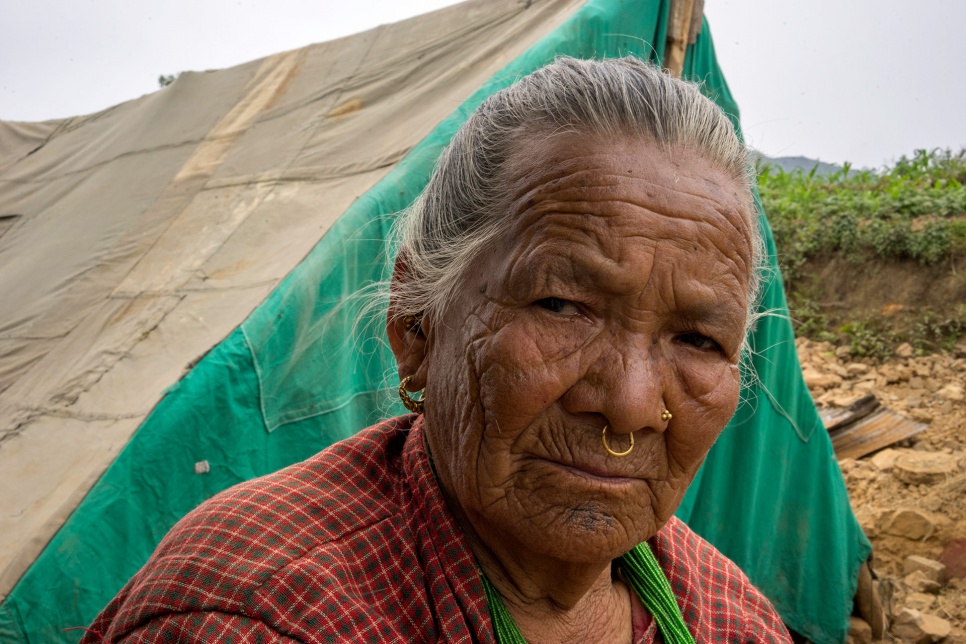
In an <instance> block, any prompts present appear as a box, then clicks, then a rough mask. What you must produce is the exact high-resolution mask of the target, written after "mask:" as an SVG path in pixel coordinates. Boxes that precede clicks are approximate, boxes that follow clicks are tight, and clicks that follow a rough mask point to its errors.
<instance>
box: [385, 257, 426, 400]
mask: <svg viewBox="0 0 966 644" xmlns="http://www.w3.org/2000/svg"><path fill="white" fill-rule="evenodd" d="M409 277H410V276H409V272H408V269H407V266H406V260H405V255H404V253H403V252H400V253H399V254H398V255H397V256H396V263H395V266H394V267H393V271H392V282H391V283H390V285H389V311H388V312H387V314H386V335H387V336H388V337H389V347H390V348H391V349H392V353H393V355H394V356H396V364H397V365H398V373H399V379H400V380H402V379H403V378H405V377H406V376H413V379H412V380H411V381H410V382H409V386H408V387H407V389H410V390H411V391H419V390H420V389H423V388H424V387H425V386H426V373H425V369H423V368H422V367H423V366H424V365H425V362H426V351H427V337H426V333H427V331H428V329H429V320H428V319H426V317H424V316H417V317H414V316H411V315H404V314H403V313H402V311H401V309H400V307H399V301H398V300H397V296H396V293H398V292H399V290H400V286H401V285H402V284H405V283H406V280H408V279H409Z"/></svg>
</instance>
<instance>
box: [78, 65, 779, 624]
mask: <svg viewBox="0 0 966 644" xmlns="http://www.w3.org/2000/svg"><path fill="white" fill-rule="evenodd" d="M400 230H401V244H400V251H399V255H398V257H397V259H396V265H395V272H394V275H393V277H392V283H391V285H390V288H389V291H390V299H389V311H388V318H387V320H388V322H387V326H386V328H387V333H388V336H389V343H390V345H391V347H392V351H393V353H394V354H395V356H396V359H397V362H398V365H399V376H400V379H401V385H400V387H399V393H400V395H401V396H402V398H403V401H404V403H405V404H406V406H407V407H408V408H409V409H410V410H411V411H412V412H413V414H411V415H407V416H403V417H400V418H395V419H392V420H388V421H386V422H384V423H381V424H379V425H377V426H375V427H371V428H369V429H367V430H364V431H362V432H360V433H359V434H358V435H357V436H355V437H353V438H351V439H349V440H346V441H343V442H341V443H339V444H336V445H334V446H333V447H331V448H329V449H327V450H325V451H323V452H321V453H320V454H318V455H317V456H316V457H314V458H312V459H310V460H308V461H306V462H304V463H300V464H298V465H295V466H292V467H290V468H288V469H286V470H283V471H281V472H278V473H276V474H274V475H271V476H268V477H265V478H263V479H259V480H255V481H251V482H249V483H246V484H243V485H239V486H237V487H235V488H233V489H231V490H229V491H227V492H225V493H223V494H221V495H220V496H218V497H216V498H214V499H212V500H211V501H210V502H208V503H206V504H204V505H203V506H201V507H200V508H198V509H197V510H195V511H194V512H193V513H192V514H191V515H189V516H188V517H187V518H185V519H184V520H183V521H181V523H179V524H178V525H177V526H176V527H175V528H174V529H173V530H172V531H171V533H169V534H168V536H167V537H166V538H165V539H164V541H163V542H162V543H161V545H160V546H159V548H158V550H157V551H156V552H155V554H154V556H153V557H152V559H151V560H150V561H149V562H148V564H147V565H146V566H145V567H144V568H143V569H142V570H141V571H140V572H139V573H138V574H137V576H136V577H135V578H134V579H133V580H132V581H131V582H130V583H129V584H128V585H127V586H126V587H125V588H124V589H123V590H122V591H121V593H120V594H119V595H118V597H117V598H116V599H115V600H114V601H113V602H112V603H111V604H110V605H109V606H108V607H107V609H106V610H105V611H104V613H102V615H101V616H100V617H99V618H98V619H97V620H96V622H95V623H94V624H93V625H92V627H91V629H90V631H89V633H88V635H87V638H86V640H85V641H89V642H94V641H102V640H103V641H112V642H113V641H132V642H172V641H178V642H182V641H191V642H212V641H231V642H255V641H258V642H289V641H292V642H333V641H343V640H345V641H354V642H381V641H479V642H493V641H498V642H504V643H505V642H520V641H527V642H588V641H600V642H652V641H664V642H688V641H693V640H697V641H706V642H784V641H788V635H787V632H786V631H785V629H784V627H783V626H782V624H781V621H780V620H779V618H778V616H777V615H776V614H775V612H774V610H773V609H772V607H771V605H770V604H769V603H768V601H767V600H766V599H765V598H764V597H763V596H762V595H761V594H760V593H759V592H758V591H757V590H756V589H755V588H754V587H753V586H752V585H751V583H750V582H749V581H748V579H747V578H746V577H745V576H744V575H743V574H742V573H741V571H739V570H738V569H737V567H736V566H735V565H734V564H732V563H731V562H729V561H728V560H727V559H725V558H724V557H723V556H722V555H721V554H720V553H718V552H717V551H716V550H715V549H714V548H713V547H712V546H711V545H709V544H708V543H706V542H705V541H703V540H702V539H701V538H700V537H698V536H697V535H695V534H694V533H692V532H691V531H690V530H689V529H688V528H687V527H686V526H685V525H683V524H682V523H680V522H679V521H677V520H676V519H675V518H674V517H673V513H674V511H675V509H676V508H677V507H678V504H679V503H680V502H681V498H682V496H683V495H684V493H685V490H686V489H687V487H688V485H689V483H690V482H691V480H692V478H693V477H694V475H695V472H696V471H697V469H698V468H699V467H700V465H701V463H702V461H703V460H704V458H705V455H706V454H707V453H708V450H709V449H710V448H711V446H712V444H714V442H715V439H716V438H717V437H718V435H719V434H720V432H721V431H722V429H723V428H724V427H725V424H726V423H727V422H728V420H729V419H730V418H731V416H732V414H733V413H734V411H735V408H736V406H737V404H738V398H739V390H740V387H741V378H740V374H739V359H740V356H741V353H742V349H743V346H744V340H745V336H746V333H747V329H748V326H749V324H750V320H751V319H752V313H751V312H752V311H753V310H754V304H755V297H756V292H757V288H758V282H759V279H758V270H757V266H758V261H759V255H760V247H761V240H760V237H759V232H758V227H757V223H756V217H755V211H754V207H753V205H752V199H751V193H750V189H749V177H748V163H747V160H746V157H745V151H744V148H743V147H742V145H741V144H740V142H739V141H738V139H737V138H736V136H735V132H734V129H733V128H732V126H731V124H730V122H729V121H728V119H727V118H726V117H725V115H724V114H723V113H722V112H721V111H720V110H719V109H718V108H717V107H715V106H714V105H713V104H712V103H711V102H710V101H709V100H707V99H706V98H704V97H703V96H702V95H701V94H700V92H699V91H698V89H697V88H696V87H695V86H693V85H689V84H687V83H684V82H681V81H677V80H675V79H673V78H671V77H669V76H667V75H666V74H664V73H662V72H661V71H660V70H658V69H656V68H653V67H651V66H649V65H647V64H645V63H643V62H641V61H638V60H635V59H623V60H609V61H578V60H573V59H562V60H559V61H557V62H556V63H554V64H552V65H549V66H547V67H545V68H543V69H540V70H538V71H537V72H535V73H533V74H531V75H530V76H527V77H526V78H524V79H522V80H521V81H519V82H518V83H516V84H515V85H513V86H511V87H509V88H508V89H506V90H504V91H502V92H500V93H498V94H496V95H494V96H492V97H491V98H489V99H488V100H487V101H486V102H484V103H483V104H482V105H481V106H480V108H479V109H478V110H477V111H476V113H475V114H474V115H473V116H472V117H471V118H470V119H469V120H468V121H467V122H466V124H465V125H464V126H463V127H462V129H461V130H460V131H459V133H458V134H457V135H456V137H455V139H454V140H453V142H452V144H451V146H450V148H449V149H448V150H447V151H446V152H445V153H444V155H443V156H442V158H441V159H440V161H439V164H438V166H437V168H436V171H435V173H434V174H433V177H432V178H431V180H430V182H429V185H428V186H427V188H426V190H425V192H424V193H423V195H422V196H421V197H420V199H419V200H418V201H417V203H416V204H415V205H414V206H413V208H412V209H411V211H410V212H408V213H407V214H406V215H405V217H404V219H403V220H402V222H401V228H400ZM420 390H423V396H422V398H420V397H419V395H418V394H416V393H415V392H418V391H420ZM692 638H693V639H692Z"/></svg>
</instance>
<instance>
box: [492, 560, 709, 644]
mask: <svg viewBox="0 0 966 644" xmlns="http://www.w3.org/2000/svg"><path fill="white" fill-rule="evenodd" d="M617 561H618V565H619V566H620V569H621V572H623V573H624V577H625V578H626V579H627V582H628V583H629V584H630V585H631V588H633V589H634V594H636V595H637V597H638V598H639V599H640V600H641V603H642V604H644V607H645V608H647V610H648V611H650V613H651V615H653V616H654V620H655V621H656V622H657V627H658V629H659V630H660V631H661V634H662V635H663V636H664V641H665V642H667V644H694V638H693V637H691V633H689V632H688V627H687V626H686V625H685V624H684V617H682V615H681V609H680V607H678V602H677V600H676V599H675V598H674V592H673V591H672V590H671V584H669V583H668V581H667V578H666V577H665V576H664V572H663V571H662V570H661V566H660V564H658V563H657V559H656V558H655V557H654V553H653V552H651V549H650V548H649V547H648V545H647V544H646V543H641V544H638V545H636V546H634V549H633V550H631V551H630V552H628V553H627V554H625V555H623V556H621V557H620V558H619V559H618V560H617ZM480 581H482V582H483V592H484V594H485V595H486V603H487V605H488V606H489V607H490V616H491V617H492V619H493V627H494V629H495V630H496V641H497V642H499V644H527V640H526V639H524V637H523V633H521V632H520V629H519V628H517V625H516V622H514V621H513V618H512V617H511V616H510V612H509V611H508V610H507V609H506V606H505V605H504V604H503V600H502V599H500V594H499V593H498V592H496V588H494V587H493V584H491V583H490V580H489V579H487V578H486V575H484V574H483V571H480Z"/></svg>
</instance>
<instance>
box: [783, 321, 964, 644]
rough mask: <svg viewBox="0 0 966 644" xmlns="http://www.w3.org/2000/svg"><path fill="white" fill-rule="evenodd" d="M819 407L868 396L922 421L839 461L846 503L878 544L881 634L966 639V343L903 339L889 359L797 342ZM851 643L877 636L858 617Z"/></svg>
mask: <svg viewBox="0 0 966 644" xmlns="http://www.w3.org/2000/svg"><path fill="white" fill-rule="evenodd" d="M796 346H797V348H798V355H799V359H800V360H801V363H802V374H803V376H804V378H805V382H806V384H807V385H808V387H809V390H810V391H811V393H812V396H813V398H814V399H815V401H816V403H817V404H818V405H819V407H820V408H828V407H834V408H846V407H849V406H850V405H853V403H855V402H856V401H859V400H860V399H862V398H864V397H866V396H868V395H869V394H873V395H875V396H876V398H878V400H879V401H880V402H881V403H882V404H883V405H884V406H885V407H887V408H888V409H890V410H892V411H894V412H896V413H898V414H901V415H903V416H905V417H907V418H910V419H912V420H915V421H918V422H921V423H927V424H928V428H927V429H926V430H925V431H923V432H922V433H919V434H916V435H915V436H912V437H911V438H907V439H905V440H903V441H901V442H900V443H897V444H894V445H891V446H888V447H886V448H885V449H881V450H879V451H877V452H874V453H871V454H868V455H865V456H862V457H861V458H857V459H851V458H845V459H840V460H839V465H840V466H841V468H842V473H843V475H844V478H845V483H846V486H847V487H848V490H849V496H850V499H851V502H852V507H853V509H854V510H855V514H856V517H857V518H858V520H859V523H860V524H861V525H862V528H863V530H864V531H865V533H866V534H867V535H868V536H869V539H870V540H871V541H872V545H873V548H874V559H873V562H872V567H873V570H874V571H875V574H876V575H877V576H878V581H877V582H876V584H877V587H878V591H879V596H880V598H881V600H882V603H883V605H884V609H885V612H886V615H887V617H888V622H889V627H888V629H887V632H886V633H885V635H884V637H883V640H882V641H891V642H915V643H921V644H926V643H928V642H944V643H947V644H966V344H961V345H958V346H957V347H956V348H955V349H954V350H953V351H951V352H948V353H943V354H936V355H924V356H918V355H915V352H914V350H913V348H912V347H911V346H909V345H903V346H900V347H899V349H898V350H897V352H896V356H895V357H894V358H892V359H891V360H889V361H887V362H885V363H877V362H876V361H874V360H871V359H855V358H853V357H852V356H851V351H850V348H849V347H847V346H845V347H835V346H833V345H831V344H828V343H820V342H810V341H808V340H806V339H799V340H798V341H797V342H796ZM849 641H850V642H855V643H859V642H873V641H876V640H874V639H873V633H872V629H871V628H870V627H869V624H867V623H866V622H865V621H864V620H862V619H859V618H858V617H854V618H853V619H852V626H851V629H850V637H849Z"/></svg>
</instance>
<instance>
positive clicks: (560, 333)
mask: <svg viewBox="0 0 966 644" xmlns="http://www.w3.org/2000/svg"><path fill="white" fill-rule="evenodd" d="M511 168H512V169H513V171H512V172H511V176H510V178H509V179H510V180H509V182H508V188H509V190H510V194H511V196H512V199H513V202H512V206H511V209H512V211H513V212H512V215H513V220H514V221H515V224H514V225H513V227H512V229H511V230H510V231H509V233H508V234H507V235H506V236H505V237H504V238H503V239H502V240H501V242H500V243H499V244H497V245H496V247H495V248H494V249H493V250H492V252H490V253H488V254H486V255H485V256H484V257H482V259H481V261H480V262H479V263H478V265H477V266H475V267H474V270H472V271H471V274H469V275H467V276H466V279H465V282H464V283H463V285H462V288H461V289H460V291H459V293H458V295H457V297H456V299H455V301H454V303H453V305H452V306H451V307H450V308H449V309H448V310H447V313H446V316H445V317H444V318H443V319H438V320H432V321H431V322H430V324H431V327H430V329H431V330H430V331H429V332H428V336H427V341H426V345H425V353H424V354H422V355H423V357H422V361H421V363H420V374H419V375H420V379H421V380H423V381H424V382H425V388H426V399H427V401H428V402H427V405H426V426H427V437H428V440H429V443H430V448H431V451H432V454H433V457H434V459H435V464H436V468H437V472H438V475H439V477H440V481H441V484H442V486H443V489H444V492H445V493H446V495H447V497H448V499H449V502H450V504H451V505H453V506H454V509H455V510H456V512H457V515H458V516H460V518H461V520H463V521H464V522H467V521H468V522H469V524H470V525H471V526H472V530H473V531H474V532H475V533H476V534H477V535H478V537H479V538H481V539H482V540H483V541H484V542H487V543H489V542H492V541H493V540H499V541H501V542H503V543H506V544H510V545H512V547H513V548H514V549H515V551H518V552H521V553H523V554H525V553H527V552H532V553H540V554H541V555H545V556H553V557H559V558H560V559H562V560H566V561H573V562H593V561H598V560H610V559H612V558H614V557H616V556H618V555H620V554H621V553H623V552H625V551H627V550H628V549H630V548H631V547H633V546H634V545H635V544H637V543H639V542H641V541H643V540H645V539H647V538H648V537H650V536H651V535H653V534H654V533H655V532H657V531H658V530H659V529H660V528H661V526H662V525H663V524H664V523H665V522H666V521H667V520H668V518H669V517H670V516H671V515H672V513H673V512H674V510H675V509H676V508H677V507H678V505H679V503H680V501H681V498H682V496H683V495H684V492H685V490H686V489H687V487H688V485H689V484H690V482H691V480H692V478H693V477H694V474H695V472H696V471H697V469H698V467H699V465H700V464H701V462H702V461H703V459H704V457H705V455H706V454H707V452H708V450H709V449H710V448H711V445H712V444H713V443H714V441H715V439H716V438H717V437H718V435H719V433H720V432H721V430H722V429H723V428H724V426H725V424H726V423H727V422H728V420H729V419H730V418H731V416H732V414H733V413H734V411H735V408H736V406H737V403H738V393H739V374H738V356H739V350H740V347H741V343H742V339H743V333H744V324H745V315H746V313H745V311H746V304H747V289H748V282H749V279H748V278H749V274H750V271H751V268H752V267H751V257H752V250H751V243H750V241H749V238H750V232H749V230H748V224H747V223H746V219H745V217H744V216H743V215H742V208H743V204H744V202H743V201H742V199H741V197H740V194H741V188H740V186H738V184H737V183H736V182H735V181H734V180H732V179H730V178H729V177H728V176H727V175H726V174H725V173H724V172H723V171H721V170H719V169H718V168H717V167H716V166H714V165H712V164H711V163H710V162H707V161H705V160H704V159H702V158H701V157H699V156H697V155H696V154H695V153H693V152H690V151H687V150H675V151H673V153H672V154H670V155H669V154H667V153H666V152H663V151H661V150H660V149H659V148H657V146H655V145H653V144H649V143H648V142H642V141H641V140H639V139H629V138H624V139H619V140H601V138H600V137H596V138H591V137H581V136H580V135H576V134H568V135H561V136H556V137H553V138H551V139H548V140H544V141H542V142H536V143H533V144H528V145H527V146H525V149H523V150H520V151H519V152H518V153H517V154H516V156H515V157H514V159H513V162H512V164H511ZM664 409H668V410H670V411H671V413H672V414H673V418H672V419H671V420H670V421H669V422H666V421H664V420H662V418H661V413H662V411H663V410H664ZM605 425H606V426H607V427H608V430H607V432H608V433H607V437H608V441H609V443H610V445H611V447H612V448H613V449H614V450H615V451H622V450H624V449H626V448H627V447H628V446H629V445H630V440H629V435H630V434H631V433H633V437H634V449H633V450H632V451H631V452H630V454H628V455H627V456H625V457H616V456H613V455H610V454H608V453H607V451H605V449H604V446H603V444H602V442H601V434H602V430H603V428H604V426H605Z"/></svg>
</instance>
